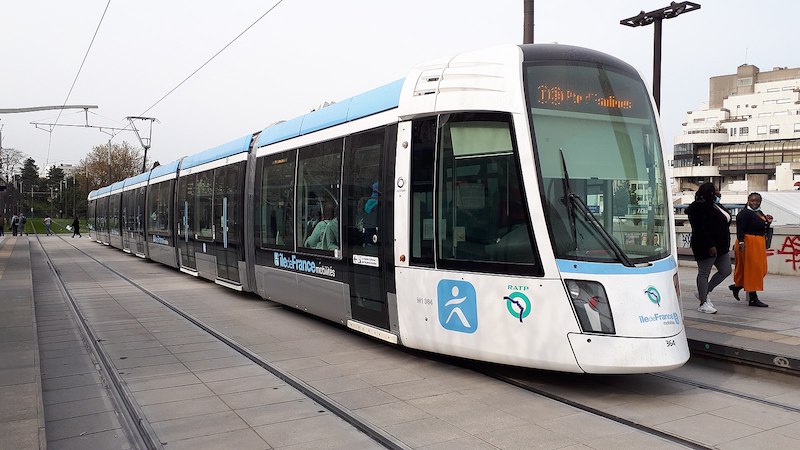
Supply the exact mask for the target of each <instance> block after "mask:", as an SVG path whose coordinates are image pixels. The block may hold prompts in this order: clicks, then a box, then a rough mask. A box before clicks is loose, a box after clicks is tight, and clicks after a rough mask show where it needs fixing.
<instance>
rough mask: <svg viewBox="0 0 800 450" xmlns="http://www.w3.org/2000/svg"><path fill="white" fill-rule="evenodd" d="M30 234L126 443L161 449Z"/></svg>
mask: <svg viewBox="0 0 800 450" xmlns="http://www.w3.org/2000/svg"><path fill="white" fill-rule="evenodd" d="M34 235H35V237H36V240H37V242H38V243H39V246H40V247H41V249H42V252H43V253H44V255H45V258H46V259H47V266H48V267H50V270H51V271H52V273H53V276H54V278H55V280H56V284H57V286H58V289H59V291H60V292H61V295H62V296H63V298H64V299H65V300H66V304H67V307H68V308H69V310H70V311H71V313H72V316H73V317H74V318H75V320H76V322H77V324H78V327H79V329H80V332H81V335H82V336H83V340H84V342H85V343H87V347H88V348H89V350H90V351H91V353H92V355H93V357H94V360H95V361H97V362H98V364H97V365H96V367H97V368H98V369H99V371H100V373H101V375H102V377H103V378H104V379H105V380H107V381H108V382H107V383H105V386H106V388H107V389H108V392H109V394H110V397H111V400H112V402H113V403H114V404H115V405H116V408H115V410H116V411H117V416H118V417H119V420H120V424H121V425H122V427H123V429H124V431H125V435H126V436H127V437H128V439H129V440H130V444H131V445H132V446H133V447H134V448H135V449H143V450H144V449H146V450H159V449H163V448H164V446H163V445H162V443H161V441H160V439H159V438H158V436H157V435H156V433H155V430H153V428H152V427H151V426H150V424H149V422H148V421H147V419H146V417H145V415H144V413H143V412H142V410H141V408H139V406H138V405H137V404H136V402H135V401H133V400H132V399H133V396H132V395H131V393H130V391H128V389H127V388H126V387H125V382H124V381H123V379H122V377H121V376H120V375H119V373H118V372H117V369H116V367H115V366H114V364H113V363H112V362H111V357H110V356H109V355H108V353H107V352H106V351H105V350H104V349H103V347H102V346H101V345H100V341H99V340H98V339H97V337H96V336H95V333H94V331H93V330H92V328H91V327H90V326H89V323H88V321H87V320H86V317H84V315H83V314H82V313H81V310H80V308H79V307H78V304H77V302H76V301H75V297H73V295H72V293H71V292H70V290H69V289H68V288H67V285H66V283H65V282H64V279H63V277H62V276H61V274H60V273H59V270H58V268H56V266H55V264H54V263H53V260H52V258H51V257H50V254H49V253H48V252H47V249H46V248H45V246H44V245H43V244H42V241H41V238H40V237H39V233H37V232H36V228H35V227H34ZM59 237H60V236H59ZM62 239H63V238H62Z"/></svg>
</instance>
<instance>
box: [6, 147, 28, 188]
mask: <svg viewBox="0 0 800 450" xmlns="http://www.w3.org/2000/svg"><path fill="white" fill-rule="evenodd" d="M24 159H25V154H24V153H22V152H21V151H19V150H17V149H15V148H0V181H5V182H7V183H10V182H11V179H12V178H14V173H16V172H17V169H19V167H20V164H21V163H22V161H23V160H24Z"/></svg>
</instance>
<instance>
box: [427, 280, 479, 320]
mask: <svg viewBox="0 0 800 450" xmlns="http://www.w3.org/2000/svg"><path fill="white" fill-rule="evenodd" d="M436 291H437V301H438V304H439V324H441V325H442V327H443V328H444V329H446V330H450V331H458V332H459V333H474V332H475V331H476V330H477V329H478V301H477V294H476V293H475V286H473V285H472V284H471V283H469V282H467V281H462V280H441V281H439V285H438V287H437V289H436Z"/></svg>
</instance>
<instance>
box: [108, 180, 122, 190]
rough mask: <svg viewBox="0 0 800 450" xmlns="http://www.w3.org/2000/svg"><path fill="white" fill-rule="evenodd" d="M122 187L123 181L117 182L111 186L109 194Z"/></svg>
mask: <svg viewBox="0 0 800 450" xmlns="http://www.w3.org/2000/svg"><path fill="white" fill-rule="evenodd" d="M123 186H125V180H122V181H117V182H116V183H114V184H112V185H111V192H116V191H119V190H120V189H122V188H123Z"/></svg>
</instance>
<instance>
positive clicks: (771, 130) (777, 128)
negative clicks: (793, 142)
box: [769, 125, 781, 134]
mask: <svg viewBox="0 0 800 450" xmlns="http://www.w3.org/2000/svg"><path fill="white" fill-rule="evenodd" d="M780 129H781V127H780V126H779V125H770V126H769V134H778V133H780Z"/></svg>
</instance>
